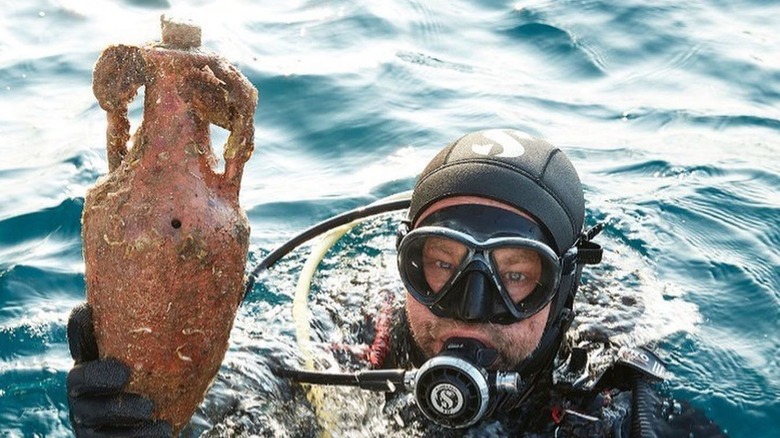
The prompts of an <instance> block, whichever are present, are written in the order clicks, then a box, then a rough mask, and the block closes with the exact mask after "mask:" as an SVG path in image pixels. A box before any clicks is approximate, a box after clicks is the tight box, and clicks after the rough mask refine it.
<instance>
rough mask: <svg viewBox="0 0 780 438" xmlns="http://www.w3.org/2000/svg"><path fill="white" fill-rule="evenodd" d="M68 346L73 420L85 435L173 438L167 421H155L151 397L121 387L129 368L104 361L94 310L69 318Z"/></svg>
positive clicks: (81, 308)
mask: <svg viewBox="0 0 780 438" xmlns="http://www.w3.org/2000/svg"><path fill="white" fill-rule="evenodd" d="M68 345H69V347H70V354H71V356H73V360H74V361H75V362H76V364H75V366H74V367H73V368H72V369H71V370H70V372H69V373H68V383H67V386H68V404H69V405H70V422H71V424H72V425H73V430H74V432H76V436H77V437H79V438H81V437H131V436H132V437H170V436H172V435H173V429H172V428H171V425H170V424H169V423H168V422H165V421H162V420H154V419H152V408H153V403H152V401H151V400H150V399H148V398H146V397H144V396H141V395H138V394H132V393H129V392H123V391H122V388H123V387H124V385H125V384H126V383H127V381H128V379H129V378H130V368H129V367H128V366H127V365H125V364H123V363H122V362H120V361H118V360H116V359H102V360H101V359H100V356H99V355H98V347H97V342H96V341H95V333H94V326H93V324H92V307H90V306H89V304H86V303H85V304H81V305H79V306H76V307H75V308H74V309H73V311H72V312H71V314H70V318H69V319H68Z"/></svg>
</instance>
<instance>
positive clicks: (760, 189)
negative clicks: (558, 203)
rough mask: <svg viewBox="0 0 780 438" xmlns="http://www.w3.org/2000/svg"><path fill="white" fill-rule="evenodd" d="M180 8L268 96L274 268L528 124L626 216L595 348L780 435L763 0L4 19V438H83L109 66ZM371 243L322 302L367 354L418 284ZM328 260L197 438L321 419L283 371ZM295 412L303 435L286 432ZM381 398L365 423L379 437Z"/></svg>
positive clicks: (279, 275)
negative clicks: (69, 392)
mask: <svg viewBox="0 0 780 438" xmlns="http://www.w3.org/2000/svg"><path fill="white" fill-rule="evenodd" d="M171 12H173V13H177V14H179V15H182V16H186V17H190V18H192V19H194V20H195V21H196V22H198V23H199V24H200V25H201V26H202V28H203V36H204V38H203V40H204V41H203V45H204V46H205V47H206V48H208V49H210V50H213V51H216V52H219V53H220V54H222V55H223V56H224V57H226V58H227V59H229V60H230V61H231V62H232V63H233V64H235V65H236V66H238V67H239V68H240V69H241V70H242V71H243V72H244V74H245V75H246V76H247V77H248V78H249V79H250V80H251V81H252V82H253V83H254V84H255V85H256V86H257V87H258V88H259V90H260V104H259V107H258V110H257V113H256V116H255V125H256V152H255V154H254V156H253V157H252V159H251V160H250V161H249V162H248V163H247V167H246V170H245V174H244V180H243V188H242V193H241V203H242V206H243V207H244V208H245V209H246V211H247V214H248V216H249V218H250V222H251V226H252V241H251V248H250V260H251V261H255V262H256V261H257V260H258V259H259V258H260V257H262V255H263V254H265V253H267V252H268V251H270V250H271V249H273V248H274V247H276V246H277V245H279V244H280V243H282V242H283V241H284V240H285V239H286V238H289V237H291V236H292V235H294V234H295V233H296V232H297V231H299V230H301V229H303V228H305V227H307V226H309V225H312V224H314V223H316V222H318V221H320V220H323V219H325V218H327V217H329V216H331V215H333V214H336V213H339V212H342V211H344V210H347V209H350V208H353V207H357V206H360V205H363V204H365V203H368V202H371V201H373V200H376V199H378V198H381V197H384V196H387V195H391V194H393V193H396V192H398V191H402V190H406V189H409V188H411V186H412V184H413V181H414V176H415V175H416V174H417V173H418V172H419V171H420V170H421V169H422V166H423V165H424V163H425V162H426V161H427V160H428V159H429V158H430V157H431V156H432V155H433V154H434V153H435V152H436V151H437V150H438V149H439V148H440V147H442V146H443V145H444V144H446V143H447V142H449V141H451V140H453V139H455V138H457V137H459V136H460V135H462V134H464V133H466V132H468V131H471V130H476V129H482V128H494V127H514V128H518V129H522V130H525V131H527V132H530V133H533V134H535V135H539V136H542V137H545V138H547V139H548V140H549V141H551V142H553V143H555V144H557V145H560V146H561V147H562V148H563V149H564V150H565V151H566V152H567V154H569V156H570V157H571V158H572V160H573V162H574V163H575V165H576V166H577V168H578V170H579V171H580V175H581V179H582V180H583V183H584V186H585V191H586V196H587V200H588V202H587V210H588V217H589V219H588V221H589V223H591V224H592V223H595V222H596V221H605V222H606V223H607V228H606V230H605V232H604V233H603V234H602V236H601V240H602V242H603V243H604V245H605V247H606V248H607V249H608V253H607V255H606V256H605V262H604V263H603V264H602V266H601V267H600V268H598V269H595V270H592V271H591V272H590V273H589V274H588V276H587V278H586V280H587V282H588V284H587V285H586V286H585V287H583V290H582V294H581V297H580V301H581V302H580V308H581V310H582V311H581V315H580V320H579V321H580V322H579V323H578V324H579V325H578V329H579V330H604V331H607V332H609V333H615V334H620V335H619V336H622V337H623V340H624V341H626V342H634V343H648V344H650V345H653V346H654V347H655V348H656V350H657V351H658V353H659V354H660V355H661V356H662V357H663V358H664V359H665V360H666V361H667V362H668V365H669V369H670V371H671V374H672V377H671V379H669V381H668V382H667V383H666V384H665V385H666V388H667V389H668V390H669V391H671V392H672V393H673V394H674V395H675V396H677V397H679V398H684V399H688V400H690V401H691V402H692V403H694V404H695V405H696V406H698V407H700V408H701V409H703V410H704V411H705V412H706V413H707V414H708V415H709V416H710V417H711V418H713V419H714V420H715V421H717V422H718V423H719V424H720V425H721V426H722V427H723V428H724V429H725V430H726V431H727V432H728V433H729V434H730V435H731V436H734V437H774V436H778V435H780V406H779V405H778V396H777V394H780V371H778V368H779V365H780V363H778V357H779V356H780V339H779V338H778V329H780V324H779V318H778V316H779V315H780V292H779V291H780V254H779V253H778V250H777V247H778V245H780V195H779V194H778V193H780V160H778V157H780V137H778V133H779V132H780V39H778V38H777V31H776V29H777V24H776V23H777V17H780V3H778V2H764V1H757V0H737V1H728V2H727V1H722V0H707V1H704V0H702V1H692V2H676V1H658V2H642V1H638V0H627V1H623V2H606V1H589V0H583V1H517V2H501V1H485V0H482V1H478V0H472V1H442V0H431V1H421V0H413V1H400V0H392V1H375V2H361V1H355V0H351V1H347V0H342V1H328V2H324V1H291V2H270V1H266V2H250V1H238V0H232V1H221V2H213V4H212V2H206V1H189V2H185V1H173V0H171V1H166V0H124V1H96V2H79V1H75V0H59V1H46V0H31V1H26V2H4V4H3V7H2V12H0V199H1V200H2V202H0V430H1V431H2V433H0V435H2V436H30V437H32V436H47V437H48V436H51V437H59V436H71V434H72V432H71V431H70V426H69V423H68V420H67V402H66V397H65V386H64V381H65V376H66V373H67V371H68V369H69V368H70V367H71V365H72V362H71V360H70V356H69V354H68V351H67V344H66V340H65V323H66V320H67V316H68V313H69V311H70V309H71V308H72V307H73V306H74V305H76V304H77V303H79V302H81V301H83V300H84V297H85V295H84V280H83V272H84V265H83V261H82V258H81V238H80V215H81V208H82V205H83V197H84V193H85V191H86V189H87V188H88V187H90V186H91V185H92V184H94V182H95V181H96V179H97V178H98V177H99V176H100V175H102V174H104V173H105V172H106V171H107V163H106V158H105V144H104V129H105V116H104V113H103V111H102V110H101V109H100V108H99V107H98V105H97V103H96V101H95V99H94V97H93V95H92V92H91V71H92V66H93V65H94V62H95V60H96V59H97V58H98V56H99V54H100V51H101V50H102V49H103V48H104V47H106V46H107V45H109V44H114V43H126V44H143V43H145V42H147V41H151V40H155V39H157V38H158V34H159V21H158V17H159V15H160V14H161V13H171ZM141 111H142V110H141V107H140V103H138V102H136V103H135V104H134V106H133V107H132V111H131V118H132V121H133V125H134V126H137V124H138V122H139V121H140V116H141ZM224 138H225V135H224V132H221V131H219V130H216V131H215V133H214V140H215V144H221V142H222V141H224ZM351 236H352V237H350V238H348V239H347V240H346V241H344V242H342V243H340V244H339V245H337V247H336V248H334V251H336V252H337V254H335V255H331V256H329V258H328V259H326V262H325V264H324V265H323V269H322V270H321V271H322V273H321V275H320V276H319V277H318V278H317V279H316V281H315V283H314V291H313V293H314V294H315V297H316V298H317V299H316V300H315V302H314V303H313V304H312V305H313V306H314V307H313V312H312V313H313V314H315V315H318V318H315V320H316V321H315V322H313V323H312V325H313V326H314V328H315V329H316V332H315V333H316V334H317V336H318V337H319V338H318V339H320V340H321V341H322V342H323V343H325V342H327V341H332V340H339V339H341V340H344V339H346V340H349V339H350V336H352V335H350V334H349V333H347V332H349V330H347V329H344V328H343V327H354V326H355V324H357V321H358V320H359V319H360V314H359V312H352V311H350V310H348V309H349V308H350V306H351V307H355V306H358V304H356V303H359V302H361V300H362V298H360V297H362V296H363V294H365V293H366V291H369V293H370V291H372V290H376V289H377V288H379V287H384V286H388V287H395V288H398V287H399V285H398V282H397V280H396V279H395V273H394V271H393V269H394V268H393V266H392V264H393V263H392V220H389V219H378V220H376V221H373V222H371V223H369V224H368V225H367V226H365V227H363V228H361V229H359V230H357V231H356V232H355V233H353V235H351ZM339 251H341V252H340V253H339ZM339 254H341V255H339ZM304 257H305V254H304V253H295V254H293V255H292V256H291V258H289V259H287V260H286V261H285V262H283V263H282V265H281V266H280V267H279V268H278V269H277V270H275V271H274V274H273V275H271V276H265V277H263V278H262V279H261V282H260V284H258V286H257V287H256V288H255V290H253V292H252V293H251V294H250V296H249V297H248V301H247V303H245V305H244V306H242V308H241V309H240V311H239V315H238V316H237V319H236V324H235V328H234V331H233V333H232V335H231V349H230V350H229V351H228V354H227V356H226V358H225V362H224V366H223V369H222V371H221V372H220V375H219V377H218V379H217V382H216V383H215V386H214V388H212V391H210V392H209V395H208V396H207V399H206V401H205V402H204V404H203V407H202V409H200V410H199V412H198V413H197V414H196V417H195V419H194V420H193V424H192V427H191V428H190V430H189V431H188V433H189V434H191V435H197V434H198V433H200V432H203V431H206V430H212V432H213V433H215V434H220V433H221V434H223V435H225V436H229V435H232V434H233V433H238V432H239V431H241V430H251V424H252V422H257V421H264V422H266V423H268V424H272V425H274V426H275V427H277V429H276V430H278V431H280V432H279V434H280V435H284V434H285V432H284V431H287V433H290V434H293V435H294V433H295V431H296V430H297V429H295V428H294V427H293V426H290V424H297V423H298V422H299V421H300V422H306V421H314V420H313V419H312V418H311V415H309V416H308V417H307V416H306V413H305V412H301V413H300V415H297V414H299V412H298V411H296V410H295V408H294V406H295V405H296V403H294V402H295V397H296V396H295V395H289V394H288V393H289V391H288V392H284V391H280V390H279V384H278V382H275V379H274V378H273V377H272V376H271V375H270V373H269V372H268V369H267V366H266V360H267V357H270V356H273V355H276V356H280V357H283V358H287V359H294V358H295V357H296V355H297V354H298V353H297V347H296V345H297V344H296V341H295V333H294V329H293V324H292V322H291V318H292V317H291V311H290V308H291V302H292V288H293V285H294V283H295V279H296V276H297V272H298V268H299V266H300V263H302V262H303V258H304ZM317 294H318V295H317ZM344 309H347V310H344ZM320 310H321V311H320ZM605 314H606V315H608V317H606V318H605V317H604V315H605ZM345 333H346V334H345ZM269 400H271V401H272V402H276V401H278V403H281V404H286V405H285V406H287V405H289V406H290V409H289V410H288V413H287V414H288V415H289V417H288V418H286V419H280V418H276V417H273V416H269V415H267V414H265V416H263V415H264V412H265V413H267V412H268V409H266V408H264V407H263V406H265V405H264V403H269ZM367 405H370V403H363V404H362V405H360V404H358V405H355V404H352V405H349V407H350V409H357V410H360V409H363V411H365V412H362V413H358V414H356V415H355V418H358V420H359V419H360V418H361V415H363V416H371V409H370V408H369V406H367ZM361 406H362V407H361ZM296 415H297V416H296ZM374 416H376V415H374ZM355 418H352V419H351V420H350V419H347V420H344V421H353V422H355V425H353V426H341V427H342V429H339V430H340V431H341V432H344V434H347V432H345V431H349V430H350V427H354V428H355V430H358V431H360V430H362V431H363V433H364V434H365V435H366V436H379V435H372V433H376V434H381V433H382V430H383V429H382V427H381V425H382V424H383V423H382V421H383V420H381V419H380V420H376V419H375V420H372V421H373V422H372V423H361V422H360V421H356V420H355ZM360 424H370V425H371V428H369V429H366V428H364V427H363V426H359V425H360ZM296 427H297V426H296ZM242 428H243V429H242ZM353 432H354V430H353Z"/></svg>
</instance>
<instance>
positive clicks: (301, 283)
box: [292, 192, 410, 438]
mask: <svg viewBox="0 0 780 438" xmlns="http://www.w3.org/2000/svg"><path fill="white" fill-rule="evenodd" d="M409 193H410V192H403V193H398V194H396V195H392V196H388V197H386V198H383V199H380V200H379V201H377V202H383V201H390V200H394V199H400V198H403V197H408V196H409ZM364 220H365V218H361V219H357V220H354V221H352V222H350V223H348V224H345V225H342V226H340V227H336V228H333V229H332V230H329V231H328V232H327V233H325V234H324V235H323V236H322V239H320V242H319V243H318V244H317V245H315V246H314V247H312V250H311V253H310V254H309V257H308V258H307V259H306V263H305V264H304V265H303V269H301V273H300V275H299V276H298V283H297V284H296V286H295V297H294V298H293V309H292V317H293V323H294V324H295V337H296V339H297V343H298V349H299V350H300V352H301V356H302V358H303V363H304V368H305V369H307V370H314V354H313V352H312V348H311V321H310V319H311V318H310V312H309V291H310V290H311V281H312V278H313V277H314V272H315V271H316V270H317V266H319V264H320V262H321V261H322V259H323V258H325V254H327V253H328V250H330V248H331V247H333V245H335V244H336V242H338V241H339V239H341V237H342V236H344V234H346V233H347V232H349V231H350V230H351V229H352V228H354V227H355V226H356V225H357V224H358V223H360V222H362V221H364ZM306 398H307V399H308V400H309V403H311V405H312V407H313V408H314V411H315V413H316V415H317V421H318V422H319V424H320V426H321V427H322V429H323V436H324V437H326V438H329V437H330V436H331V432H330V431H332V430H334V429H335V427H334V426H335V425H336V418H335V417H334V415H333V411H332V410H328V409H326V408H325V406H327V404H326V403H325V391H324V387H322V386H319V385H310V386H308V389H307V391H306Z"/></svg>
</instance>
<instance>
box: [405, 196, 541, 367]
mask: <svg viewBox="0 0 780 438" xmlns="http://www.w3.org/2000/svg"><path fill="white" fill-rule="evenodd" d="M461 204H478V205H488V206H494V207H499V208H504V209H507V210H509V211H512V212H515V213H517V214H520V215H523V216H526V215H525V214H523V213H522V212H520V211H519V210H517V209H514V208H512V207H510V206H508V205H506V204H503V203H500V202H497V201H493V200H489V199H484V198H479V197H474V196H459V197H453V198H448V199H444V200H442V201H439V202H437V203H435V204H433V205H431V206H430V207H429V208H428V209H427V210H426V211H425V212H423V214H422V215H421V216H420V219H419V220H418V222H419V221H420V220H422V219H424V218H425V217H426V216H427V215H429V214H431V213H433V212H434V211H436V210H439V209H442V208H445V207H451V206H454V205H461ZM526 217H527V216H526ZM428 280H429V284H431V285H435V283H436V281H435V279H432V278H429V279H428ZM549 313H550V305H549V304H548V305H547V306H545V307H544V308H543V309H542V310H541V311H539V312H537V313H536V314H534V315H533V316H531V317H529V318H527V319H524V320H522V321H519V322H516V323H513V324H507V325H501V324H491V323H472V322H465V321H460V320H457V319H452V318H442V317H438V316H436V315H434V314H433V313H432V312H431V311H430V310H429V309H428V307H426V306H425V305H423V304H421V303H419V302H418V301H417V300H415V299H414V298H413V297H412V296H411V294H409V293H408V292H407V294H406V315H407V319H408V321H409V327H410V329H411V331H412V336H413V338H414V340H415V342H416V343H417V345H418V346H419V347H420V349H421V350H422V351H423V353H425V355H426V357H428V358H430V357H433V356H435V355H436V354H438V353H439V352H440V351H441V349H442V347H443V346H444V343H445V342H446V341H447V340H448V339H450V338H453V337H465V338H473V339H476V340H478V341H480V342H482V343H483V344H485V345H486V346H488V347H490V348H494V349H496V350H497V351H498V353H499V358H498V360H497V361H496V362H495V363H494V364H493V366H492V367H491V368H494V369H512V368H514V367H515V366H516V365H517V364H518V363H519V362H520V361H522V360H523V359H525V358H526V357H528V355H530V354H531V352H533V351H534V349H535V348H536V346H537V345H538V344H539V341H540V340H541V338H542V334H543V332H544V327H545V324H546V323H547V316H548V315H549Z"/></svg>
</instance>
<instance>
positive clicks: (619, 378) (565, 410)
mask: <svg viewBox="0 0 780 438" xmlns="http://www.w3.org/2000/svg"><path fill="white" fill-rule="evenodd" d="M395 321H397V323H396V324H395V326H394V327H393V330H392V331H391V336H390V345H391V349H390V351H389V353H388V356H387V358H386V360H385V363H384V365H383V368H411V367H419V366H420V365H421V364H422V362H424V361H425V358H424V357H423V355H422V353H421V352H420V351H419V350H418V348H417V347H416V346H415V344H414V342H412V341H411V335H410V333H409V330H408V325H407V324H406V322H405V318H404V317H403V315H398V317H397V318H396V319H395ZM545 374H546V377H545V378H542V379H540V380H539V381H538V382H537V384H536V386H535V389H534V390H533V393H532V395H531V396H530V397H529V398H528V400H527V401H526V402H525V403H524V404H523V405H522V406H520V407H518V408H514V409H512V410H509V411H507V412H496V413H494V414H493V415H492V416H491V417H490V418H486V419H483V420H481V421H480V422H479V423H477V424H476V425H474V426H472V427H470V428H467V429H455V430H453V429H445V428H441V427H439V426H437V425H435V424H433V423H432V422H430V421H428V420H427V419H426V418H425V417H424V416H423V415H422V414H421V413H420V412H419V410H418V409H417V408H416V407H415V406H414V405H413V403H412V401H411V396H410V395H405V394H388V397H387V405H386V407H385V412H386V414H387V415H390V416H394V417H395V418H396V419H397V421H396V423H397V424H398V425H399V427H403V428H407V427H410V428H412V429H414V430H418V431H420V432H421V433H422V436H475V437H477V436H479V437H482V436H522V437H614V438H627V437H635V436H639V435H641V436H647V437H685V438H689V437H722V436H725V435H724V434H723V432H722V431H721V430H720V428H719V427H718V426H717V425H716V424H714V423H713V422H712V421H711V420H709V419H708V418H707V417H706V416H705V415H704V414H703V413H702V412H701V411H700V410H698V409H695V408H693V407H692V406H691V405H690V404H688V403H686V402H678V401H676V400H674V399H671V398H668V397H663V396H661V395H659V393H658V392H657V391H656V389H655V385H652V384H651V382H650V379H649V378H650V376H649V375H643V373H641V372H640V371H637V370H635V369H634V368H631V367H628V366H625V365H619V364H618V365H614V366H612V367H610V368H609V369H608V370H607V371H606V372H605V373H604V374H603V375H602V376H601V377H600V378H599V379H598V383H597V384H595V385H593V386H592V387H589V388H588V389H587V390H582V389H578V388H577V387H576V386H575V385H567V384H562V383H557V384H553V383H552V372H548V373H545ZM635 398H636V399H635ZM635 406H640V408H639V410H641V411H642V412H640V414H639V415H638V416H637V415H635V413H634V412H633V411H634V410H635V409H636V408H634V407H635Z"/></svg>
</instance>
